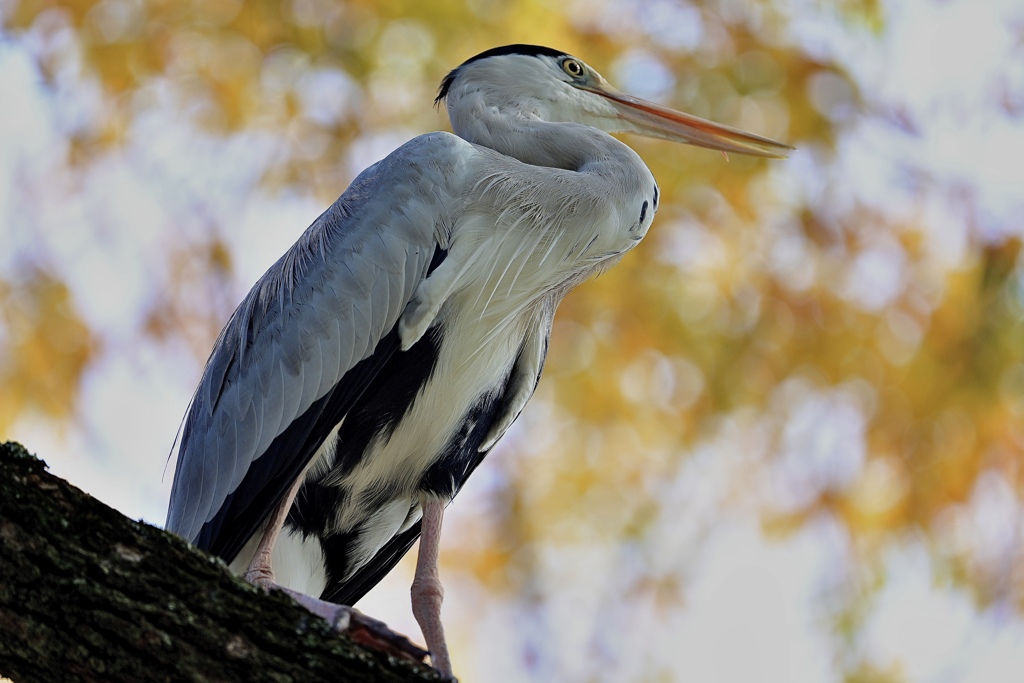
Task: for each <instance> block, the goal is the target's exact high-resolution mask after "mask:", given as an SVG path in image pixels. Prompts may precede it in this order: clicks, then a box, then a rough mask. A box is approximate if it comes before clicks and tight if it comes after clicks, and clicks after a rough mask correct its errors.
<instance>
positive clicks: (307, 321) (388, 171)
mask: <svg viewBox="0 0 1024 683" xmlns="http://www.w3.org/2000/svg"><path fill="white" fill-rule="evenodd" d="M473 153H475V150H474V148H473V147H472V146H471V145H469V144H468V143H466V142H464V141H462V140H460V139H458V138H456V137H455V136H452V135H449V134H446V133H432V134H430V135H424V136H420V137H418V138H416V139H414V140H412V141H411V142H409V143H407V144H406V145H404V146H403V147H401V148H400V149H398V150H396V151H395V152H394V153H393V154H392V155H390V156H389V157H388V158H386V159H384V160H383V161H381V162H378V163H377V164H374V165H373V166H372V167H370V168H369V169H367V170H366V171H364V172H363V173H362V174H360V176H359V177H358V178H356V180H355V181H354V182H353V183H352V185H351V186H350V187H349V188H348V190H346V192H345V193H344V194H343V195H342V196H341V197H340V198H339V199H338V200H337V201H336V202H335V203H334V204H333V205H332V206H331V207H330V208H328V209H327V211H325V212H324V213H323V214H322V215H321V216H320V217H319V218H317V220H316V221H314V223H313V224H312V225H311V226H310V227H309V228H308V229H307V230H306V232H305V233H304V234H303V235H302V236H301V237H300V239H299V240H298V242H296V244H295V245H293V246H292V248H291V249H289V251H288V252H286V253H285V254H284V255H283V256H282V257H281V258H280V259H279V260H278V261H277V262H276V263H275V264H274V265H273V266H271V268H270V269H269V270H268V271H267V273H266V274H265V275H264V276H263V277H262V278H261V279H260V280H259V282H257V283H256V285H255V286H254V287H253V288H252V290H251V291H250V292H249V294H248V295H247V296H246V298H245V299H244V300H243V301H242V303H241V304H240V305H239V307H238V308H237V309H236V310H235V312H234V314H233V315H232V316H231V318H230V320H229V321H228V323H227V325H226V326H225V328H224V330H223V331H222V332H221V334H220V337H219V338H218V339H217V342H216V343H215V345H214V349H213V352H212V354H211V356H210V359H209V361H207V365H206V369H205V370H204V373H203V377H202V379H201V380H200V383H199V387H198V388H197V390H196V393H195V395H194V396H193V399H192V402H191V403H190V405H189V409H188V412H187V414H186V416H185V421H184V425H183V428H182V435H181V440H180V442H179V444H178V458H177V468H176V471H175V477H174V485H173V488H172V492H171V499H170V504H169V507H168V516H167V528H168V529H169V530H171V531H174V532H176V533H178V534H180V535H182V536H184V537H185V538H187V539H189V540H190V541H193V542H195V543H197V544H198V545H199V546H200V547H203V548H206V549H209V550H213V551H214V552H218V553H219V554H222V556H224V558H225V559H226V560H229V561H230V560H231V559H232V558H233V555H234V554H237V552H238V549H240V548H241V546H242V545H244V543H245V542H246V541H247V540H248V539H249V537H251V536H252V534H253V533H255V531H256V530H257V529H258V528H259V526H260V525H261V524H262V523H263V522H264V521H265V519H266V517H267V515H269V513H270V511H271V510H272V509H273V508H274V507H275V506H276V504H277V503H278V501H279V500H280V499H281V497H282V496H283V495H284V492H285V491H286V490H287V488H288V487H289V486H290V485H291V483H292V482H293V481H294V480H295V478H296V477H297V476H299V474H301V472H302V471H303V470H304V469H305V467H306V466H307V465H308V464H309V462H310V460H311V459H312V458H313V456H314V454H315V453H316V452H317V451H318V450H319V448H320V446H321V445H322V444H323V442H324V441H325V440H326V439H327V438H328V437H329V436H330V434H331V432H332V430H333V429H334V427H336V425H337V423H338V421H340V420H341V419H342V418H343V417H344V413H345V411H347V410H348V407H349V406H351V404H352V402H353V401H354V400H355V398H357V397H358V396H359V395H361V394H362V392H363V391H364V390H365V388H366V386H367V385H368V384H369V383H370V382H371V381H372V379H373V377H374V376H375V374H376V371H377V369H379V367H378V366H379V364H380V363H382V362H385V361H386V358H387V357H389V356H390V354H391V353H394V352H395V351H396V350H397V333H393V332H392V331H393V328H394V327H395V325H396V323H397V321H398V318H399V316H400V315H401V314H402V312H403V311H404V309H405V306H406V305H407V304H408V302H409V300H410V298H411V297H412V295H413V292H414V291H415V288H416V286H417V285H418V284H419V282H420V281H421V280H422V279H423V278H424V277H425V276H426V274H427V271H428V269H429V266H430V263H431V259H432V258H433V255H434V253H435V251H436V250H437V249H442V250H443V249H447V247H448V245H447V243H446V240H447V233H446V230H445V229H443V226H444V225H450V223H451V216H450V215H449V213H450V211H451V207H452V206H456V205H457V202H454V201H453V197H456V196H458V194H459V193H460V192H461V185H460V183H461V182H462V181H461V179H460V169H462V168H464V163H463V161H462V159H463V158H464V157H465V156H466V155H467V154H473Z"/></svg>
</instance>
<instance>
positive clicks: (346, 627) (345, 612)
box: [245, 477, 426, 662]
mask: <svg viewBox="0 0 1024 683" xmlns="http://www.w3.org/2000/svg"><path fill="white" fill-rule="evenodd" d="M301 486H302V477H299V478H298V479H297V480H296V481H295V483H294V484H292V487H291V488H290V489H289V490H288V493H286V494H285V497H284V498H283V499H282V500H281V504H280V505H278V506H277V509H276V510H274V514H273V515H272V516H271V517H270V519H269V520H267V527H266V529H264V531H263V537H262V538H260V543H259V545H258V546H257V547H256V554H255V555H253V558H252V562H251V563H249V569H248V570H246V572H245V580H246V581H248V582H249V583H251V584H254V585H257V586H260V587H261V588H263V589H265V590H268V591H270V590H276V591H281V592H282V593H287V594H288V595H289V596H291V598H292V599H293V600H295V602H297V603H299V604H300V605H302V606H303V607H305V608H306V609H307V610H309V611H310V612H312V613H313V614H315V615H317V616H318V617H321V618H323V619H325V620H326V621H327V623H329V624H330V625H331V626H333V627H334V628H336V629H337V630H338V631H340V632H342V633H347V634H348V635H349V637H351V638H352V639H353V640H355V641H357V642H360V643H362V644H364V645H368V646H370V647H373V648H376V649H378V650H384V651H385V652H388V653H390V654H392V655H397V656H400V657H406V658H408V659H412V660H413V661H417V662H422V661H423V658H424V656H425V655H426V653H425V652H424V651H423V650H421V649H420V648H418V647H416V646H415V645H413V644H412V643H411V642H409V639H408V638H406V637H405V636H403V635H401V634H398V633H395V632H393V631H391V630H390V629H389V628H388V627H387V625H386V624H385V623H384V622H383V621H379V620H377V619H374V618H372V617H368V616H366V615H365V614H363V613H362V612H360V611H359V610H357V609H353V608H351V607H346V606H345V605H336V604H334V603H333V602H327V601H325V600H320V599H318V598H314V597H311V596H309V595H306V594H305V593H300V592H299V591H296V590H292V589H291V588H285V587H284V586H281V585H279V584H277V583H275V582H274V568H273V566H272V565H271V559H272V558H273V556H274V545H275V544H276V543H277V539H278V538H279V537H280V536H281V530H282V529H283V528H284V521H285V519H287V518H288V511H289V510H290V509H291V507H292V503H293V502H295V496H296V495H297V494H298V492H299V488H300V487H301Z"/></svg>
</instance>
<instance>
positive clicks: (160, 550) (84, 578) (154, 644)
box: [0, 442, 438, 683]
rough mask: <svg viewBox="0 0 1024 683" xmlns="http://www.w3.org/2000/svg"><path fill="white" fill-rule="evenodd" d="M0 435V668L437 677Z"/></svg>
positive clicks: (37, 673)
mask: <svg viewBox="0 0 1024 683" xmlns="http://www.w3.org/2000/svg"><path fill="white" fill-rule="evenodd" d="M45 470H46V464H45V463H44V462H43V461H41V460H38V459H37V458H35V457H34V456H32V455H30V454H29V453H28V452H27V451H26V450H25V449H24V448H23V447H21V446H20V445H19V444H16V443H13V442H8V443H6V444H0V678H2V677H4V676H6V677H8V678H10V679H12V680H14V681H15V682H16V683H34V682H35V681H103V682H104V683H112V682H118V681H125V682H126V683H127V682H130V683H141V682H144V681H204V682H206V681H209V682H213V681H218V682H219V681H276V682H280V683H284V682H286V681H303V682H305V681H332V682H335V683H336V682H339V681H345V682H349V681H351V682H353V683H359V682H364V681H365V682H368V681H374V682H378V681H380V682H388V683H390V682H398V681H436V680H438V677H437V675H436V673H435V672H434V671H433V669H431V668H429V667H428V666H426V665H424V664H422V663H417V662H412V661H409V660H404V659H400V658H395V657H391V656H389V655H386V654H383V653H382V652H379V651H376V650H372V649H368V648H366V647H363V646H362V645H360V644H359V643H356V642H354V641H353V640H351V639H350V638H348V637H346V636H344V635H339V634H337V633H335V632H334V631H332V630H331V628H330V627H329V626H328V625H327V623H326V622H324V621H323V620H321V619H319V618H317V617H314V616H312V615H311V614H309V613H308V612H306V611H305V610H304V609H302V608H301V607H299V606H297V605H296V604H295V603H293V602H292V601H291V600H290V599H288V598H286V597H285V596H283V595H281V594H271V595H266V594H264V593H263V592H262V591H260V590H257V589H255V588H253V587H251V586H249V585H248V584H246V583H245V582H243V581H241V580H239V579H237V578H235V577H234V576H232V575H231V574H230V573H229V572H228V571H227V568H226V567H225V566H224V563H223V562H221V561H220V560H217V559H214V558H212V557H209V556H208V555H206V554H204V553H201V552H199V551H197V550H195V549H194V548H192V547H190V546H189V545H188V544H187V543H185V542H184V541H183V540H182V539H180V538H178V537H176V536H173V535H171V534H168V533H166V532H164V531H162V530H160V529H157V528H156V527H152V526H149V525H147V524H143V523H140V522H134V521H132V520H130V519H127V518H126V517H124V516H122V515H121V514H120V513H118V512H117V511H115V510H113V509H111V508H109V507H107V506H106V505H104V504H103V503H100V502H99V501H97V500H96V499H94V498H91V497H89V496H87V495H86V494H85V493H83V492H82V491H80V490H78V489H77V488H75V487H73V486H71V485H70V484H68V483H67V482H66V481H64V480H62V479H58V478H57V477H54V476H53V475H51V474H48V473H47V472H46V471H45Z"/></svg>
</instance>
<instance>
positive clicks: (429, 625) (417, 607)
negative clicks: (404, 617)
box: [411, 498, 452, 678]
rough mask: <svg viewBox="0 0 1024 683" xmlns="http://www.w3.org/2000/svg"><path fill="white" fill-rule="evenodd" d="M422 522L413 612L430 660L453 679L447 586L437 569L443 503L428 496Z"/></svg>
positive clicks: (413, 583) (413, 584)
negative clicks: (445, 613) (444, 608)
mask: <svg viewBox="0 0 1024 683" xmlns="http://www.w3.org/2000/svg"><path fill="white" fill-rule="evenodd" d="M422 506H423V520H422V522H421V523H420V554H419V557H418V558H417V560H416V576H415V578H414V579H413V581H412V591H411V592H412V613H413V616H415V617H416V621H417V622H419V625H420V629H421V630H422V631H423V638H424V640H426V641H427V649H428V650H429V651H430V661H431V662H433V664H434V668H435V669H437V670H438V672H439V673H441V675H443V676H447V677H448V678H451V676H452V664H451V660H450V659H449V658H448V644H447V643H446V642H445V639H444V626H443V625H442V624H441V601H442V600H443V599H444V587H442V586H441V579H440V577H439V576H438V571H437V558H438V553H439V550H440V541H441V520H442V519H443V517H444V503H443V502H441V501H440V500H437V499H436V498H429V499H427V500H425V501H424V502H423V504H422Z"/></svg>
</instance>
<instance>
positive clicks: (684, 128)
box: [577, 80, 794, 159]
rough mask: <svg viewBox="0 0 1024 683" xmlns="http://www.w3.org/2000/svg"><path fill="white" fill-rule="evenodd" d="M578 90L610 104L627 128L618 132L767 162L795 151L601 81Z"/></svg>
mask: <svg viewBox="0 0 1024 683" xmlns="http://www.w3.org/2000/svg"><path fill="white" fill-rule="evenodd" d="M577 87H579V88H580V89H581V90H586V91H588V92H592V93H594V94H595V95H600V96H602V97H604V98H606V99H607V100H608V101H609V102H611V104H612V106H613V108H614V109H615V111H616V115H617V118H618V119H619V120H620V121H621V122H623V123H624V124H626V125H624V126H623V127H622V128H621V131H622V132H631V133H638V134H640V135H646V136H648V137H654V138H660V139H662V140H670V141H672V142H682V143H684V144H688V145H697V146H698V147H706V148H708V149H716V150H720V151H722V152H732V153H735V154H748V155H751V156H757V157H767V158H769V159H785V158H786V157H787V156H788V152H790V151H792V150H793V149H794V147H792V146H791V145H787V144H784V143H781V142H776V141H775V140H769V139H768V138H764V137H761V136H760V135H754V134H753V133H747V132H746V131H742V130H739V129H738V128H732V127H730V126H724V125H722V124H720V123H715V122H713V121H708V120H706V119H702V118H700V117H697V116H692V115H690V114H685V113H683V112H681V111H676V110H675V109H669V108H668V107H663V106H661V105H660V104H655V103H654V102H648V101H647V100H644V99H641V98H639V97H634V96H632V95H627V94H626V93H624V92H620V91H619V90H616V89H615V88H613V87H612V86H611V85H609V84H608V82H607V81H604V80H602V81H601V82H599V83H596V84H594V85H585V86H577Z"/></svg>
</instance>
